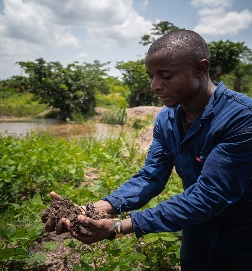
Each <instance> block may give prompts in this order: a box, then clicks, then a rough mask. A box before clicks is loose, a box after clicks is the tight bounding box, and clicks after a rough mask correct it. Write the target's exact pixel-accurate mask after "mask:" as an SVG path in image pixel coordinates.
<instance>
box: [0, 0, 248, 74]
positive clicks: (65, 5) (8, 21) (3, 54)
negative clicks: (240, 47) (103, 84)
mask: <svg viewBox="0 0 252 271" xmlns="http://www.w3.org/2000/svg"><path fill="white" fill-rule="evenodd" d="M159 21H169V22H171V23H173V24H174V25H176V26H178V27H181V28H186V29H191V30H195V31H196V32H198V33H199V34H201V35H202V36H203V38H204V39H205V40H206V41H207V42H210V41H213V40H215V41H218V40H224V41H225V40H227V39H229V40H231V41H234V42H245V45H247V46H248V47H249V48H251V49H252V1H251V0H191V1H190V0H0V79H5V78H8V77H10V76H12V75H20V74H21V71H20V69H19V66H18V65H16V64H15V63H16V62H17V61H34V60H35V59H37V58H40V57H42V58H44V59H45V60H46V61H48V62H49V61H59V62H61V63H62V64H63V65H67V64H68V63H72V62H74V61H79V63H82V62H93V61H94V60H100V61H101V62H102V63H104V62H107V61H111V72H110V74H112V75H116V76H117V75H120V72H119V71H116V69H115V68H114V67H115V65H116V62H117V61H128V60H137V59H140V58H142V57H144V53H145V52H146V50H147V49H148V47H147V46H143V45H141V44H139V41H140V39H141V36H142V35H144V34H147V33H148V32H149V30H150V29H151V27H152V24H153V23H157V22H159Z"/></svg>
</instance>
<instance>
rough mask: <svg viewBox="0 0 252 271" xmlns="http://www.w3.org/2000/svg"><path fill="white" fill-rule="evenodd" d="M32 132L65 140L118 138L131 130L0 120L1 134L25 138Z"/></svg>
mask: <svg viewBox="0 0 252 271" xmlns="http://www.w3.org/2000/svg"><path fill="white" fill-rule="evenodd" d="M31 131H49V132H53V133H55V134H56V135H57V136H60V137H63V138H83V137H84V138H88V137H95V138H97V139H98V138H107V137H117V136H119V134H120V133H121V132H126V133H128V132H130V129H129V128H125V127H122V126H120V125H118V126H115V125H109V124H104V123H84V124H70V123H65V122H62V121H60V120H56V119H36V120H35V119H32V120H18V121H17V120H4V119H1V120H0V133H2V134H3V133H5V132H7V133H8V134H9V135H16V136H24V135H25V134H27V133H29V132H31Z"/></svg>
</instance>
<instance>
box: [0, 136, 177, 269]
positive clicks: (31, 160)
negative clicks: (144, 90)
mask: <svg viewBox="0 0 252 271" xmlns="http://www.w3.org/2000/svg"><path fill="white" fill-rule="evenodd" d="M0 157H1V163H0V166H1V170H0V172H1V174H0V180H1V182H0V202H1V205H0V208H1V215H0V235H1V236H2V238H1V239H0V269H1V270H26V268H27V269H28V267H29V266H30V267H31V266H36V265H39V264H41V262H43V261H44V260H45V257H44V255H43V251H46V249H45V248H44V249H42V250H41V252H40V253H35V254H34V253H32V252H31V249H32V248H33V246H34V241H35V240H36V239H37V238H39V237H40V236H41V234H42V232H43V230H42V229H43V224H42V222H41V221H40V213H41V211H42V210H43V209H45V208H46V206H48V205H49V204H50V198H49V196H48V195H49V192H50V191H52V190H55V191H57V192H58V193H59V194H61V195H62V196H63V197H68V198H70V199H71V200H72V201H73V202H75V203H77V204H82V205H83V204H85V203H87V202H94V201H96V200H98V199H100V198H101V197H103V196H105V195H107V194H108V193H110V192H112V191H113V190H114V189H115V188H117V187H118V186H119V185H120V184H121V183H122V182H125V181H126V180H128V179H129V177H130V176H132V175H133V174H134V173H136V172H137V171H138V169H139V168H140V166H141V165H142V164H143V162H144V157H145V155H144V154H140V152H139V147H138V145H136V144H135V143H134V140H133V139H132V140H130V139H126V137H125V135H123V134H122V135H121V136H119V137H118V138H116V139H107V140H95V139H88V140H71V141H66V140H64V139H62V138H57V137H56V136H54V135H52V134H48V133H43V134H36V133H32V134H28V135H27V136H26V137H24V138H22V139H21V138H14V137H12V136H9V135H7V134H4V135H2V136H1V137H0ZM98 165H99V166H98ZM90 173H92V174H95V176H96V178H95V180H94V181H92V182H90V180H89V179H88V176H89V174H90ZM179 191H181V185H180V182H179V178H178V176H177V175H176V174H175V173H174V174H173V175H172V177H171V180H170V182H169V189H167V190H165V191H164V192H163V193H162V194H160V195H159V196H158V197H157V198H154V199H153V200H152V201H151V202H150V203H149V204H148V205H147V206H146V207H153V206H155V205H156V204H157V203H158V202H159V201H160V200H163V199H165V198H167V197H169V196H171V195H173V194H175V193H177V192H179ZM66 243H67V244H68V245H69V244H70V246H71V247H72V248H74V249H75V250H76V251H78V253H80V254H81V261H80V264H79V266H81V267H82V268H87V266H89V268H90V269H85V270H107V269H106V268H108V267H110V268H111V269H108V270H134V269H135V268H137V267H138V268H139V266H141V270H145V269H148V268H149V267H150V268H157V267H160V268H161V267H164V266H167V265H169V264H173V265H176V264H178V259H179V256H178V255H179V246H180V238H179V235H178V234H173V233H162V234H151V235H148V236H145V237H144V238H142V240H140V242H139V241H138V240H137V239H136V238H135V237H133V238H128V237H124V238H122V239H120V240H116V241H112V242H107V241H104V242H101V243H99V244H95V245H92V246H91V247H86V246H85V245H83V244H81V243H80V242H77V241H74V240H69V241H68V242H66ZM49 245H50V244H48V246H49ZM154 248H155V251H154ZM150 255H151V256H152V257H149V256H150ZM62 256H64V255H62ZM101 258H103V259H106V262H105V263H104V260H103V264H101V263H100V264H99V259H101ZM100 262H101V261H100ZM94 263H96V265H95V268H93V269H91V266H93V265H94ZM116 267H117V268H119V269H116ZM5 268H6V269H5ZM7 268H8V269H7ZM74 270H81V269H78V268H77V267H76V269H74ZM82 270H83V269H82Z"/></svg>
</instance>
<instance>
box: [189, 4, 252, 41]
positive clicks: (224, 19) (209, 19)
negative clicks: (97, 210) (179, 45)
mask: <svg viewBox="0 0 252 271" xmlns="http://www.w3.org/2000/svg"><path fill="white" fill-rule="evenodd" d="M191 4H192V5H194V6H195V7H196V8H198V9H199V11H198V14H199V24H198V25H197V26H195V27H194V30H195V31H196V32H198V33H199V34H202V35H211V36H218V35H235V34H237V33H238V32H239V31H241V30H243V29H247V28H248V27H249V26H250V24H252V12H251V11H250V10H248V9H244V10H242V11H240V12H238V11H234V10H231V9H232V4H233V0H222V1H219V0H192V1H191Z"/></svg>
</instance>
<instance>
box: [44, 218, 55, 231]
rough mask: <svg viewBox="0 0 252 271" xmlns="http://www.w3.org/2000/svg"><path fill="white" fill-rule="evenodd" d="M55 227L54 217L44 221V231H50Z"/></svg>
mask: <svg viewBox="0 0 252 271" xmlns="http://www.w3.org/2000/svg"><path fill="white" fill-rule="evenodd" d="M54 228H55V219H54V218H49V219H48V220H47V221H46V223H45V231H47V232H51V231H54Z"/></svg>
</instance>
